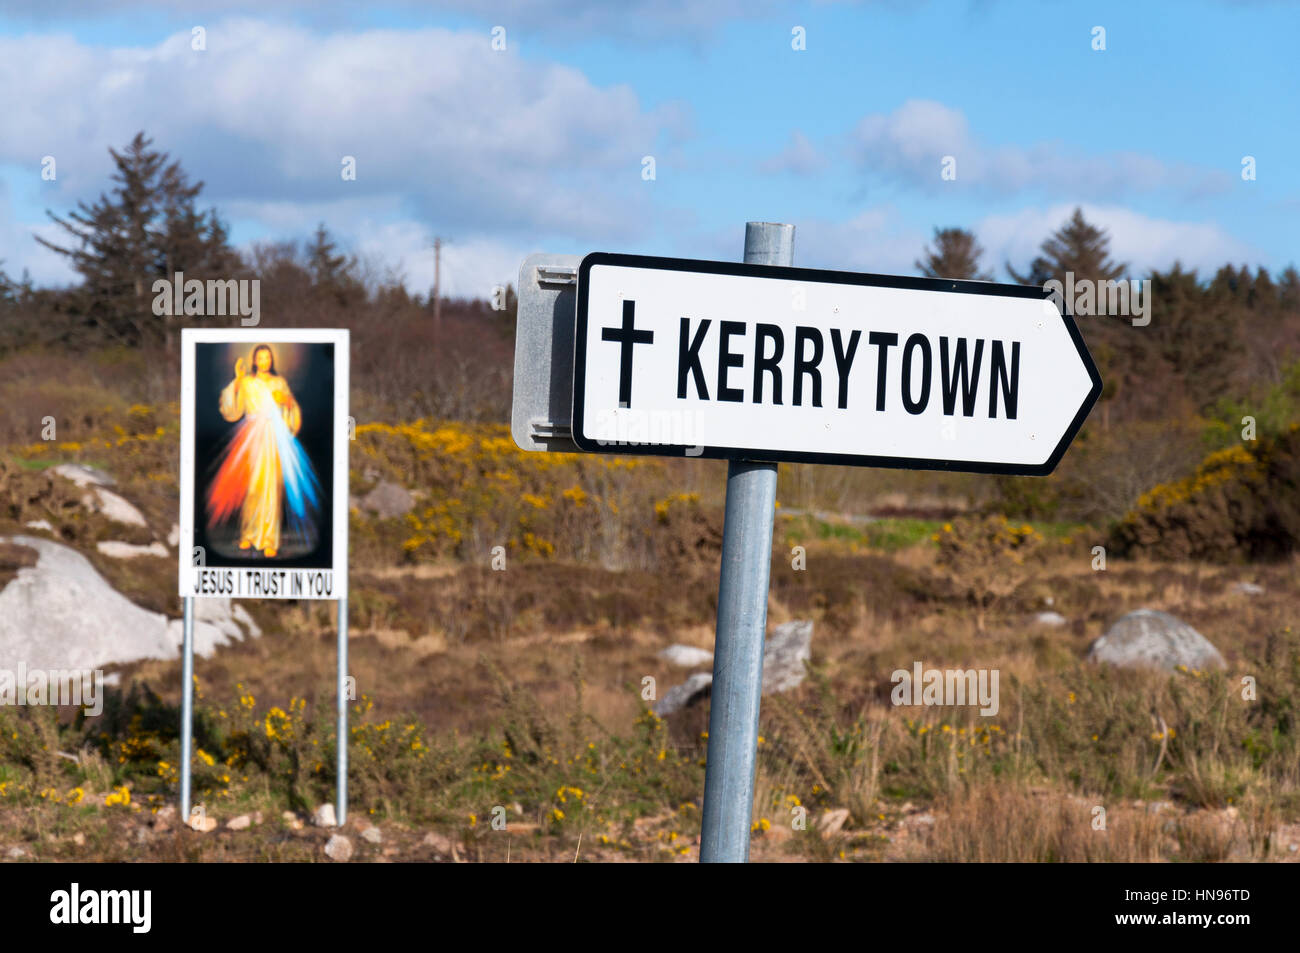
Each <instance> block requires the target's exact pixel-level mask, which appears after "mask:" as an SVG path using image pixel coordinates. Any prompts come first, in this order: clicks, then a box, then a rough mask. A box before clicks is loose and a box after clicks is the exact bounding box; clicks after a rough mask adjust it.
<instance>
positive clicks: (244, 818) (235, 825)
mask: <svg viewBox="0 0 1300 953" xmlns="http://www.w3.org/2000/svg"><path fill="white" fill-rule="evenodd" d="M252 826H253V819H252V818H251V817H249V816H248V815H247V814H240V815H239V816H238V817H232V818H231V819H230V820H228V821H226V830H228V831H246V830H248V829H249V828H250V827H252Z"/></svg>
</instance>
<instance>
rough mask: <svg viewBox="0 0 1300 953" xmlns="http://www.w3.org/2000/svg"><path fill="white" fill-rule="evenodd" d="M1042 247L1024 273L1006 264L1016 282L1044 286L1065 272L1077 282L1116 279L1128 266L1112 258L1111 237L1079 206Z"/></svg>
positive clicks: (1059, 279) (1008, 271) (1060, 277)
mask: <svg viewBox="0 0 1300 953" xmlns="http://www.w3.org/2000/svg"><path fill="white" fill-rule="evenodd" d="M1039 247H1040V249H1041V251H1042V254H1040V255H1038V256H1037V257H1036V258H1035V259H1034V260H1033V261H1032V262H1030V264H1029V268H1028V269H1027V271H1026V273H1025V274H1023V275H1022V274H1020V273H1018V272H1017V271H1016V270H1015V269H1014V268H1012V267H1011V265H1010V263H1008V264H1007V266H1006V268H1007V273H1008V274H1009V275H1011V279H1012V280H1013V281H1015V282H1016V283H1017V284H1022V285H1035V286H1038V287H1042V285H1043V284H1045V283H1046V282H1047V281H1049V280H1051V279H1052V278H1055V279H1056V280H1057V281H1060V282H1064V281H1065V275H1066V272H1070V273H1072V274H1073V275H1074V280H1075V281H1080V280H1083V279H1088V280H1090V281H1098V282H1100V281H1113V280H1115V279H1117V278H1119V277H1121V276H1122V275H1123V274H1124V272H1125V271H1126V270H1127V269H1128V265H1127V264H1122V263H1117V262H1114V261H1112V260H1111V258H1110V236H1108V235H1107V234H1106V232H1105V231H1103V230H1102V229H1100V228H1097V227H1096V226H1095V225H1092V224H1091V223H1090V222H1088V220H1087V219H1085V218H1084V217H1083V210H1082V209H1080V208H1076V209H1075V210H1074V214H1073V215H1071V216H1070V220H1069V221H1068V222H1066V223H1065V224H1064V225H1062V226H1061V227H1060V228H1059V229H1057V230H1056V231H1055V232H1054V233H1053V234H1052V235H1051V237H1049V238H1048V239H1046V240H1045V241H1044V242H1043V244H1042V245H1041V246H1039Z"/></svg>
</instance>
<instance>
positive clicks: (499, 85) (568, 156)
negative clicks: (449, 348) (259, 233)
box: [0, 19, 689, 268]
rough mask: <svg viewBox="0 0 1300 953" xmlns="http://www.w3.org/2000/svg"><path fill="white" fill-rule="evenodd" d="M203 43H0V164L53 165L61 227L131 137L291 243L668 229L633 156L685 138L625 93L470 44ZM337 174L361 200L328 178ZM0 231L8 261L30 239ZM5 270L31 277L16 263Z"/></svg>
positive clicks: (226, 206) (378, 38)
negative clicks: (330, 234)
mask: <svg viewBox="0 0 1300 953" xmlns="http://www.w3.org/2000/svg"><path fill="white" fill-rule="evenodd" d="M206 39H207V49H206V50H204V51H195V50H193V49H191V46H190V33H189V31H188V30H186V31H184V32H178V33H176V34H174V35H172V36H170V37H168V38H167V39H166V40H164V41H163V42H161V43H159V44H157V45H155V46H152V47H141V48H109V47H98V46H90V45H86V44H82V43H78V42H77V41H76V40H74V39H72V38H70V37H67V36H57V35H41V34H34V35H28V36H23V37H13V36H5V37H0V89H3V90H6V91H7V98H6V103H5V115H4V126H5V135H4V136H3V137H2V138H0V162H7V163H13V164H15V165H18V166H20V167H25V168H32V169H37V168H38V165H39V162H40V158H41V156H44V155H52V156H54V157H55V158H56V159H57V161H58V170H59V178H58V182H57V184H56V185H55V186H53V188H52V189H50V190H47V194H46V195H44V196H42V200H43V201H46V202H48V204H50V206H51V207H52V208H54V209H55V211H56V212H60V213H61V212H62V211H66V209H67V208H69V207H71V206H72V205H73V204H75V201H76V200H77V199H83V198H84V199H93V198H94V197H95V196H97V195H98V193H99V192H100V191H101V190H104V189H105V188H107V187H108V181H107V180H108V176H109V174H110V172H111V169H112V166H111V161H110V159H109V156H108V154H107V148H108V147H109V146H113V147H116V148H119V149H120V148H121V147H122V146H124V145H125V144H126V143H127V142H128V141H129V140H130V138H131V137H132V136H133V135H134V134H135V133H136V132H137V131H138V130H141V129H143V130H145V131H146V133H147V134H148V135H149V136H151V137H152V138H153V139H154V145H155V147H156V148H160V149H163V150H165V151H167V152H169V153H170V154H171V155H172V156H173V157H174V158H177V159H180V160H181V162H182V164H183V166H184V167H185V169H186V170H187V171H189V172H190V173H191V175H192V176H193V177H194V178H197V179H203V180H205V181H206V183H207V188H206V190H205V192H204V194H203V195H202V196H201V199H200V201H201V202H203V203H205V204H213V205H216V206H217V207H218V209H219V210H220V211H221V213H222V214H223V216H225V217H227V218H229V219H233V220H235V221H236V223H238V224H240V225H243V226H245V227H248V226H249V225H250V221H251V223H254V224H256V223H261V224H262V225H264V226H265V227H266V228H267V230H268V231H272V232H274V231H278V230H279V229H280V228H282V227H284V226H288V225H294V224H296V225H297V226H298V227H297V229H296V230H297V231H298V232H300V233H301V232H306V231H308V230H309V229H310V228H311V227H313V226H314V225H315V222H316V221H317V220H319V219H321V218H323V219H324V220H325V221H326V222H327V224H329V225H330V227H331V229H332V230H334V231H336V232H338V233H339V234H345V233H346V231H347V229H349V228H351V227H360V226H362V225H364V226H365V227H367V228H369V229H370V232H369V233H368V234H370V235H371V236H372V239H373V240H375V241H378V240H380V239H379V238H378V236H384V235H386V236H388V237H389V238H390V239H392V240H397V237H398V236H399V234H407V233H410V232H411V231H412V230H417V231H418V230H421V229H423V230H425V231H426V232H427V233H428V234H430V235H431V234H432V233H433V231H434V230H436V231H438V232H440V233H444V234H446V233H451V234H453V235H456V236H457V237H458V239H459V240H462V241H465V242H466V243H467V244H466V246H465V247H467V248H468V247H475V243H477V242H481V241H487V240H488V239H491V240H493V241H498V242H502V243H504V244H509V243H510V242H511V241H512V240H513V241H516V242H518V243H519V244H521V245H522V244H524V243H526V241H528V240H530V239H531V236H533V235H536V234H539V233H540V234H563V235H568V236H572V237H574V238H575V239H580V240H586V241H591V242H594V243H605V244H615V243H617V242H618V241H626V240H629V239H630V238H631V237H635V236H636V235H638V234H640V233H641V232H642V231H643V230H644V229H646V228H648V227H652V226H653V223H654V221H655V220H656V216H657V215H659V214H662V212H663V211H664V210H661V209H657V208H656V207H655V205H654V203H653V202H652V201H651V198H650V196H649V195H648V193H647V190H646V189H644V188H643V187H642V186H643V183H642V182H641V178H640V162H641V157H642V156H643V155H646V154H650V153H654V152H656V151H659V150H660V149H661V148H672V147H673V145H674V143H675V142H676V141H677V140H678V139H679V138H680V136H681V135H683V134H685V133H686V130H687V128H688V122H689V118H688V116H687V115H686V114H685V112H684V111H683V109H682V108H680V107H678V106H674V105H662V106H659V107H656V108H654V109H646V108H643V106H642V104H641V103H640V101H639V99H638V97H637V95H636V93H635V92H634V91H633V90H632V89H631V88H630V87H627V86H611V87H598V86H596V85H594V84H593V83H591V82H590V81H589V80H588V79H587V78H586V76H584V75H583V74H582V73H581V72H579V71H578V70H576V69H573V68H571V67H568V66H563V65H557V64H553V63H545V62H534V61H530V60H526V59H523V58H521V57H520V56H518V55H517V53H516V52H515V51H513V50H508V51H506V52H498V51H494V50H492V49H491V46H490V43H489V39H488V37H487V36H486V35H485V34H481V33H479V32H472V31H471V32H464V31H462V32H452V31H448V30H440V29H428V30H411V31H394V30H368V31H363V32H350V33H328V34H320V33H317V32H313V31H311V30H308V29H304V28H301V27H297V26H288V25H283V24H276V23H270V22H264V21H257V20H248V19H238V20H229V21H225V22H216V23H211V24H208V25H207V38H206ZM344 156H353V157H355V160H356V180H355V181H345V180H343V178H342V177H341V175H340V171H341V169H342V165H341V163H342V160H343V157H344ZM34 174H36V173H34ZM326 213H328V214H326ZM3 221H4V223H5V224H2V225H0V229H3V230H4V231H5V232H6V233H7V236H8V237H6V238H0V241H3V242H4V243H5V247H6V248H8V247H9V246H11V245H17V246H23V245H24V243H23V242H21V241H19V240H18V238H17V237H15V236H20V233H21V232H23V231H30V229H31V228H33V227H35V226H33V225H32V224H27V223H15V222H14V221H13V217H12V215H11V214H10V215H6V216H5V217H4V220H3ZM380 222H383V223H388V225H379V224H374V223H380ZM393 222H405V223H406V226H405V231H400V230H395V229H394V227H393V226H392V223H393ZM30 244H31V245H34V244H35V243H30ZM399 246H401V247H405V246H404V245H401V243H399ZM484 247H486V246H484ZM398 250H400V249H398ZM6 257H10V258H12V259H13V260H15V261H19V262H21V263H23V264H29V265H30V264H32V263H34V262H37V261H38V259H39V256H38V255H37V254H36V252H35V251H34V250H33V249H32V248H24V247H19V248H17V250H16V252H15V253H12V254H7V255H6ZM13 265H14V261H11V262H10V263H9V267H10V268H12V267H13Z"/></svg>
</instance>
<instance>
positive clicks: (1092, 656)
mask: <svg viewBox="0 0 1300 953" xmlns="http://www.w3.org/2000/svg"><path fill="white" fill-rule="evenodd" d="M1088 660H1089V661H1091V662H1106V663H1108V664H1110V665H1118V666H1121V667H1124V668H1135V667H1152V668H1163V669H1175V668H1178V667H1179V666H1180V665H1182V666H1186V667H1187V668H1188V669H1193V670H1205V669H1208V668H1223V666H1224V661H1223V656H1222V655H1220V654H1219V650H1218V649H1216V648H1215V647H1214V646H1213V645H1211V644H1210V642H1209V640H1208V639H1206V638H1205V636H1203V635H1201V633H1199V632H1197V631H1196V630H1195V629H1193V628H1192V627H1191V626H1190V625H1188V624H1187V623H1186V622H1183V621H1182V620H1181V619H1179V618H1177V617H1176V616H1172V615H1170V614H1169V613H1168V612H1158V611H1156V610H1154V609H1138V610H1137V611H1136V612H1130V613H1129V614H1128V615H1126V616H1124V617H1122V618H1121V619H1119V621H1117V622H1116V623H1115V624H1114V625H1112V626H1111V627H1110V628H1109V629H1108V630H1107V631H1106V634H1105V635H1103V636H1101V638H1099V639H1097V641H1095V642H1093V643H1092V647H1091V648H1090V649H1089V650H1088Z"/></svg>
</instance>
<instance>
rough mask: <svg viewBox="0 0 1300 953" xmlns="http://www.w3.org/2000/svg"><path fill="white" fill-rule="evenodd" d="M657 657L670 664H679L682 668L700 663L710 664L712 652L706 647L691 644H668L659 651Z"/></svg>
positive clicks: (696, 665) (696, 666)
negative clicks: (701, 647)
mask: <svg viewBox="0 0 1300 953" xmlns="http://www.w3.org/2000/svg"><path fill="white" fill-rule="evenodd" d="M659 658H661V659H663V660H664V661H665V662H667V663H669V664H670V665H680V666H681V667H682V668H698V667H699V666H701V665H710V664H712V662H713V653H712V652H710V651H708V650H707V649H700V648H696V647H695V646H693V645H670V646H668V648H666V649H664V650H663V651H661V652H660V653H659Z"/></svg>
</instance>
